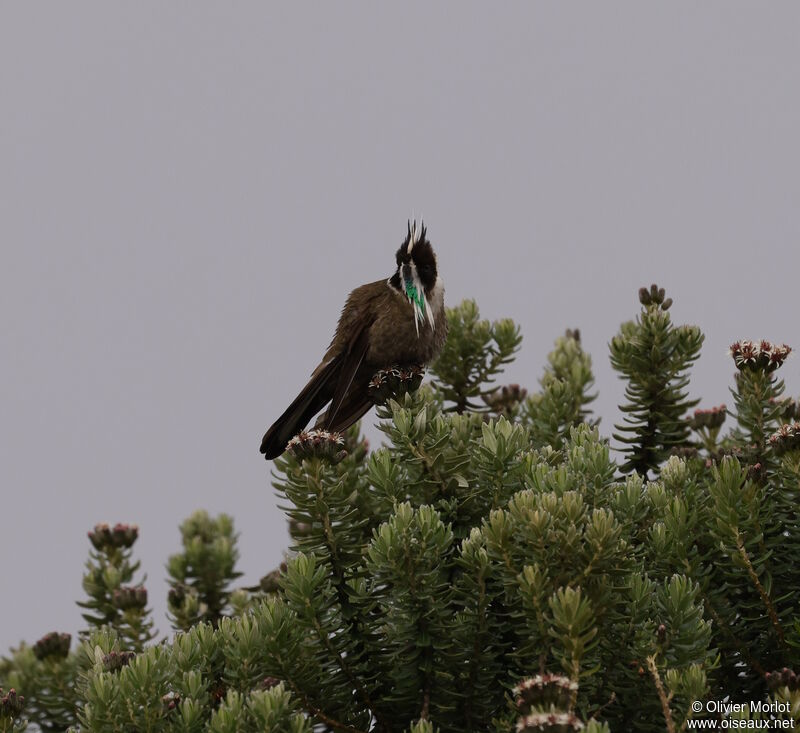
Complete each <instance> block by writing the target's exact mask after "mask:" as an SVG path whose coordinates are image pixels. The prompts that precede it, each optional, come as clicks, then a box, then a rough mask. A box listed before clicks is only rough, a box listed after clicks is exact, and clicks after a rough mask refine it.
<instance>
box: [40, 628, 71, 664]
mask: <svg viewBox="0 0 800 733" xmlns="http://www.w3.org/2000/svg"><path fill="white" fill-rule="evenodd" d="M71 641H72V637H71V636H70V635H69V634H59V633H58V632H57V631H51V632H50V633H49V634H45V635H44V636H43V637H42V638H41V639H39V641H37V642H36V643H35V644H34V645H33V654H34V656H35V657H36V658H37V659H39V660H44V659H48V658H52V659H64V658H66V657H67V655H68V654H69V645H70V642H71Z"/></svg>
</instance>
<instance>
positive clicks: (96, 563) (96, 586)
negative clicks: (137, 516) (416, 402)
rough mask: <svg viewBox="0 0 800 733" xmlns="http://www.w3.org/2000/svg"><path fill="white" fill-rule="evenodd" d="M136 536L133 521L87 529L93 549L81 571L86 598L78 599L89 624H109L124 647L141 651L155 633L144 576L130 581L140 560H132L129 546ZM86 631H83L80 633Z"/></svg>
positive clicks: (137, 533) (135, 527)
mask: <svg viewBox="0 0 800 733" xmlns="http://www.w3.org/2000/svg"><path fill="white" fill-rule="evenodd" d="M138 536H139V528H138V527H137V526H136V525H135V524H131V525H129V524H116V525H115V526H114V527H110V526H109V525H107V524H98V525H95V528H94V529H93V530H92V531H91V532H89V541H90V542H91V544H92V550H90V551H89V559H88V560H87V561H86V572H85V573H84V575H83V590H84V591H85V592H86V594H87V595H88V599H87V600H86V601H79V602H78V605H79V606H81V607H82V608H86V609H89V611H90V612H88V613H84V614H83V618H84V619H85V620H86V621H88V622H89V625H90V627H92V628H100V627H102V626H106V625H108V626H111V627H113V628H115V629H117V631H118V632H119V634H120V636H121V637H122V639H124V640H125V642H126V645H127V648H129V649H132V650H134V651H141V650H142V649H143V648H144V645H145V644H146V643H147V642H149V641H151V640H152V639H153V637H154V636H155V634H154V633H153V622H152V620H151V619H150V618H149V611H148V610H147V590H146V589H145V588H144V585H143V582H144V578H142V580H140V581H139V582H138V583H136V584H134V585H131V582H132V581H133V578H134V575H135V574H136V572H137V571H138V570H139V561H138V560H137V561H133V560H132V552H133V551H132V549H131V548H132V547H133V544H134V543H135V542H136V539H137V538H138ZM88 633H89V632H88V631H84V632H83V635H84V636H85V635H86V634H88Z"/></svg>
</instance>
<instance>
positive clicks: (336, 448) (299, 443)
mask: <svg viewBox="0 0 800 733" xmlns="http://www.w3.org/2000/svg"><path fill="white" fill-rule="evenodd" d="M286 450H287V452H289V453H291V454H292V455H293V456H294V457H295V458H296V459H297V460H298V461H302V460H304V459H305V458H323V459H325V460H328V461H330V462H331V463H338V462H339V461H341V460H342V459H343V458H345V456H347V451H346V450H345V449H344V438H343V437H342V435H341V433H334V432H331V431H329V430H317V429H314V430H303V431H302V432H301V433H298V434H297V435H295V436H294V438H292V439H291V440H290V441H289V442H288V443H287V444H286Z"/></svg>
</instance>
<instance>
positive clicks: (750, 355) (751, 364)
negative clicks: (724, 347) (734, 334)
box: [730, 341, 792, 374]
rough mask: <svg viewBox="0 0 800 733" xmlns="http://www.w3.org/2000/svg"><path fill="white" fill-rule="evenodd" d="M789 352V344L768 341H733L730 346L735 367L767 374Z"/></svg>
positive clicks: (784, 359) (779, 364) (780, 362)
mask: <svg viewBox="0 0 800 733" xmlns="http://www.w3.org/2000/svg"><path fill="white" fill-rule="evenodd" d="M791 353H792V347H791V346H787V345H786V344H781V345H778V344H772V343H770V342H769V341H759V342H755V341H734V342H733V343H732V344H731V348H730V354H731V356H732V357H733V362H734V364H736V368H737V369H739V370H740V371H744V370H745V369H750V370H752V371H763V372H765V373H767V374H769V373H770V372H774V371H775V370H776V369H777V368H778V367H780V366H781V364H783V362H784V361H786V358H787V357H788V356H789V354H791Z"/></svg>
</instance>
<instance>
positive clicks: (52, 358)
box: [0, 0, 800, 653]
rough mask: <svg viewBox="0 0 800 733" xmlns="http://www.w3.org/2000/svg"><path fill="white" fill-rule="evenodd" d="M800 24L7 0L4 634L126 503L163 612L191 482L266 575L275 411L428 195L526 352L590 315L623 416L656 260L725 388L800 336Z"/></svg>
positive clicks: (600, 376) (646, 15)
mask: <svg viewBox="0 0 800 733" xmlns="http://www.w3.org/2000/svg"><path fill="white" fill-rule="evenodd" d="M798 38H800V5H798V4H797V3H790V2H772V3H768V4H767V3H746V4H745V3H736V2H729V1H727V0H726V1H725V2H705V3H694V2H692V3H679V2H670V3H666V2H664V3H660V4H656V3H641V2H629V3H596V2H585V3H577V2H576V3H550V4H545V3H535V4H534V3H524V4H523V3H520V4H512V3H503V4H500V3H492V4H489V3H484V4H468V3H464V2H458V3H456V2H451V3H443V2H441V3H412V4H408V3H403V4H402V5H401V4H400V3H395V4H393V5H389V4H388V3H366V2H364V3H357V4H356V3H336V4H334V3H318V4H315V5H313V6H312V5H304V4H300V3H281V4H278V3H264V2H238V3H235V4H230V3H221V2H220V3H216V4H211V3H208V2H193V3H186V2H182V3H181V2H175V3H155V2H151V3H127V4H123V3H106V2H96V3H88V2H72V3H56V2H51V3H3V4H2V5H0V105H1V106H0V243H2V244H1V245H0V246H2V253H3V254H2V260H1V261H0V329H2V360H0V375H1V378H0V492H2V497H1V498H2V503H0V517H1V518H2V526H1V527H0V561H1V562H2V576H3V582H2V602H0V614H1V615H2V616H1V621H2V623H0V653H2V652H4V651H5V649H7V647H8V646H9V645H11V644H16V643H17V642H19V640H21V639H26V640H28V641H30V642H33V641H35V640H36V639H37V638H39V637H40V636H41V635H43V634H44V633H46V632H48V631H51V630H56V629H57V630H60V631H69V632H72V633H75V632H76V631H77V630H78V629H79V628H81V627H82V621H81V619H80V615H79V609H78V608H77V606H76V605H75V603H74V602H75V601H76V600H78V599H80V598H81V597H82V591H81V574H82V569H83V567H82V566H83V562H84V560H85V557H86V555H87V551H88V548H89V543H88V540H87V538H86V532H87V530H88V529H90V528H91V527H92V526H93V525H94V523H95V522H98V521H102V520H107V521H109V522H117V521H126V522H136V523H138V524H139V525H140V528H141V538H140V540H139V542H138V543H137V546H136V554H137V557H139V558H141V560H142V563H143V570H145V571H146V572H147V574H148V581H147V586H148V588H149V591H150V597H151V600H152V605H153V607H154V610H155V612H156V623H157V625H158V627H159V629H160V630H161V631H162V632H165V631H167V630H168V624H167V622H166V620H165V617H164V610H165V595H166V590H167V586H166V583H165V580H164V578H165V572H164V563H165V562H166V559H167V556H168V555H169V554H170V553H172V552H175V551H177V550H178V548H179V533H178V525H179V523H180V522H181V521H182V520H183V519H184V518H185V517H186V516H188V515H189V514H190V513H191V512H192V511H193V510H195V509H197V508H206V509H208V510H209V511H210V512H212V513H218V512H223V511H224V512H228V513H230V514H232V515H233V517H234V518H235V522H236V526H237V528H238V530H239V531H240V533H241V541H240V547H241V552H242V560H241V563H240V569H241V570H242V571H243V572H244V573H245V576H244V579H243V580H244V582H248V583H250V582H256V580H257V579H258V578H259V577H260V576H261V575H262V574H264V573H265V572H266V571H268V570H270V569H272V568H273V567H274V566H275V565H276V564H277V563H278V562H279V561H280V560H281V554H282V552H283V550H284V548H285V547H286V544H287V539H288V538H287V534H286V530H285V521H284V518H283V516H282V514H281V513H280V511H279V510H278V509H277V508H276V499H275V496H274V492H273V490H272V488H271V487H270V483H269V482H270V469H271V464H268V463H266V462H265V461H264V460H263V459H262V458H261V456H260V455H259V453H258V446H259V443H260V440H261V436H262V434H263V432H264V430H265V429H266V427H267V426H268V425H269V424H270V423H271V422H272V421H273V420H274V419H275V417H277V415H278V414H279V413H280V412H281V411H282V410H283V409H284V407H285V406H286V405H287V404H288V402H289V401H290V400H291V399H292V398H293V397H294V395H295V394H296V392H297V391H298V390H299V388H300V387H301V386H302V385H303V384H304V383H305V381H306V378H307V376H308V374H309V372H310V371H311V370H312V369H313V367H314V366H316V364H317V362H318V360H319V358H320V356H321V355H322V353H323V351H324V349H325V348H326V347H327V345H328V342H329V340H330V338H331V335H332V333H333V329H334V326H335V323H336V319H337V317H338V313H339V309H340V308H341V305H342V304H343V302H344V299H345V297H346V296H347V294H348V292H349V291H350V290H351V289H352V288H353V287H355V286H357V285H359V284H361V283H364V282H368V281H371V280H375V279H377V278H380V277H388V276H389V275H390V274H391V271H392V268H393V264H394V252H395V250H396V249H397V247H398V246H399V244H400V242H401V241H402V239H403V236H404V233H405V230H406V219H407V218H408V217H409V216H410V215H411V214H412V212H414V213H416V214H420V213H422V214H423V215H424V217H425V222H426V224H427V225H428V231H429V235H430V238H431V240H432V242H433V244H434V247H435V248H436V251H437V254H438V257H439V264H440V271H441V274H442V276H443V279H444V281H445V284H446V301H447V302H448V303H449V304H455V303H457V302H459V301H460V300H461V299H463V298H467V297H470V298H475V299H476V300H477V302H478V304H479V306H480V308H481V311H482V313H483V315H485V316H486V317H489V318H499V317H504V316H511V317H513V318H514V319H515V320H516V321H517V322H518V323H519V324H520V325H521V327H522V331H523V334H524V337H525V340H524V342H523V348H522V352H521V354H520V356H519V359H518V361H517V362H516V363H515V364H514V365H513V367H512V368H511V369H510V370H509V374H508V378H507V380H506V381H518V382H522V383H524V384H526V385H528V386H529V387H535V385H536V380H537V379H538V377H539V376H540V374H541V372H542V368H543V365H544V363H545V357H546V354H547V352H548V351H549V350H550V348H551V345H552V342H553V340H554V339H555V338H556V337H557V336H558V335H559V334H561V333H562V332H563V330H564V329H565V328H566V327H579V328H580V329H581V332H582V334H583V341H584V344H585V347H586V348H587V349H588V350H589V351H590V353H591V355H592V357H593V359H594V364H595V373H596V376H597V386H598V389H599V391H600V398H599V399H598V401H597V403H596V406H597V410H598V413H599V414H600V415H601V416H602V418H603V422H602V425H601V427H602V429H603V431H604V432H605V433H607V434H609V433H610V432H611V430H612V425H613V423H614V422H617V421H618V420H619V413H618V412H617V410H616V404H617V403H618V402H619V401H620V399H621V396H622V390H623V384H622V383H621V382H619V380H617V378H616V376H615V375H614V373H613V372H612V371H611V369H610V367H609V364H608V342H609V340H610V339H611V337H612V336H613V335H614V334H615V333H616V331H617V329H618V328H619V324H620V322H621V321H623V320H626V319H629V318H632V317H633V316H635V314H636V312H637V310H638V300H637V295H636V293H637V289H638V288H639V287H640V286H641V285H644V284H648V283H650V282H652V281H654V280H655V281H657V282H658V283H659V284H661V285H663V286H664V287H666V288H667V292H668V294H669V295H671V296H672V297H673V298H674V300H675V305H674V306H673V309H672V314H673V317H674V318H675V319H676V320H677V321H679V322H686V321H689V322H693V323H696V324H698V325H699V326H700V327H701V328H702V330H703V331H704V332H705V334H706V342H705V346H704V348H703V354H702V357H701V360H700V362H699V363H698V364H697V366H696V368H695V369H694V379H693V383H692V386H693V392H694V394H696V395H697V396H702V397H703V403H702V404H703V405H705V406H711V405H712V404H718V403H720V402H724V401H730V399H729V394H728V386H729V385H730V384H731V376H732V371H733V368H732V362H731V361H730V359H729V357H728V356H727V355H726V349H727V346H728V345H729V344H730V343H731V342H732V341H733V340H735V339H737V338H747V337H752V338H762V337H764V338H770V339H776V340H780V341H786V342H788V343H789V344H791V345H793V346H795V347H800V328H799V327H798V321H797V312H798V307H797V286H798V272H799V269H798V264H799V263H800V257H799V256H798V240H799V239H800V237H799V236H798V235H800V146H799V145H798V134H800V133H799V132H798V131H800V95H798V89H800V78H798V77H799V76H800V43H798ZM799 363H800V362H798V361H797V359H794V360H791V361H789V362H788V363H787V365H786V366H785V367H784V369H783V372H784V373H783V376H784V378H785V379H786V380H787V383H788V386H789V391H790V392H791V393H793V394H797V393H798V392H799V391H800V377H799V375H798V364H799ZM372 421H374V413H370V414H369V415H368V416H367V422H372ZM370 434H371V435H372V436H375V435H376V433H375V431H374V430H372V431H371V432H370Z"/></svg>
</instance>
